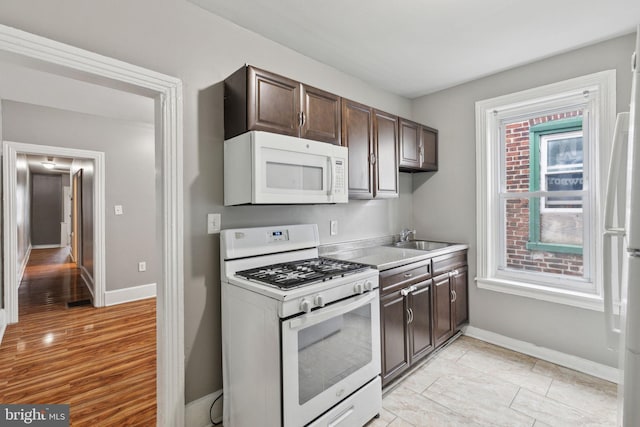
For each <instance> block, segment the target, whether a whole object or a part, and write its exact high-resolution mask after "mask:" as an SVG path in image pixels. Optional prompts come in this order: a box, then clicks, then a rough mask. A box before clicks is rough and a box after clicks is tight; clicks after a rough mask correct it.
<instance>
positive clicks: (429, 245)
mask: <svg viewBox="0 0 640 427" xmlns="http://www.w3.org/2000/svg"><path fill="white" fill-rule="evenodd" d="M391 246H394V247H396V248H403V249H417V250H419V251H435V250H436V249H442V248H446V247H447V246H451V243H446V242H432V241H430V240H408V241H406V242H397V243H394V244H393V245H391Z"/></svg>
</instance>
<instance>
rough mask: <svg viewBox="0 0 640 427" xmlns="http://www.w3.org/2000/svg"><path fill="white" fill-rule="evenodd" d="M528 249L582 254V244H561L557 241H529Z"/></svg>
mask: <svg viewBox="0 0 640 427" xmlns="http://www.w3.org/2000/svg"><path fill="white" fill-rule="evenodd" d="M527 249H528V250H530V251H542V252H554V253H560V254H573V255H582V246H577V245H560V244H557V243H540V242H527Z"/></svg>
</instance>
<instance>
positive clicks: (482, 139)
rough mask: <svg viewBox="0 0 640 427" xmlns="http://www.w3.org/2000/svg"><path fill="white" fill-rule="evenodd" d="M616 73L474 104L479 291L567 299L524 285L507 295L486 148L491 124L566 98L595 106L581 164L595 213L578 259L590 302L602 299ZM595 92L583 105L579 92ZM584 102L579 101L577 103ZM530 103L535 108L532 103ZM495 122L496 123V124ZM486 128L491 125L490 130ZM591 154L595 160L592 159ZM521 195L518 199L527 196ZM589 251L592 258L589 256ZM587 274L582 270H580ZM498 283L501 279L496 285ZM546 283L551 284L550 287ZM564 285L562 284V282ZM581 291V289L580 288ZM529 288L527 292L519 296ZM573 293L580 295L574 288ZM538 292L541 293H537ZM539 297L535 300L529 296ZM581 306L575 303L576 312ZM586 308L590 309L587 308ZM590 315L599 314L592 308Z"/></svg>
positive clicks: (495, 159)
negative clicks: (588, 176) (590, 148)
mask: <svg viewBox="0 0 640 427" xmlns="http://www.w3.org/2000/svg"><path fill="white" fill-rule="evenodd" d="M615 83H616V72H615V70H607V71H602V72H599V73H594V74H589V75H587V76H582V77H577V78H573V79H569V80H565V81H562V82H558V83H554V84H550V85H546V86H541V87H537V88H533V89H528V90H524V91H521V92H516V93H512V94H508V95H503V96H498V97H495V98H491V99H487V100H483V101H478V102H476V174H477V176H476V201H477V203H476V218H477V220H476V221H477V242H478V248H479V250H478V251H477V270H478V271H477V276H478V279H477V281H478V283H479V285H478V287H481V288H484V289H490V290H492V291H498V292H508V293H514V294H517V295H521V296H527V297H534V298H536V297H537V298H538V299H544V300H547V301H552V302H560V303H566V301H567V300H568V299H569V295H568V294H567V293H566V291H565V290H563V289H559V290H558V294H560V295H557V296H555V297H551V296H550V295H552V294H553V292H555V290H554V289H555V288H553V287H550V286H547V287H546V289H542V288H543V287H540V286H533V285H532V286H528V284H526V283H517V286H516V287H514V289H509V288H510V287H511V285H512V284H514V283H515V282H516V281H515V280H510V279H509V278H506V277H502V276H505V275H504V274H502V273H500V270H498V265H499V258H500V254H501V253H502V249H503V246H502V245H503V242H501V241H500V233H499V232H498V231H499V230H500V227H501V224H502V222H501V213H500V212H501V210H500V200H501V199H500V194H499V193H500V191H499V190H500V188H499V186H498V183H499V182H500V180H499V179H498V178H499V176H500V162H501V160H500V147H499V145H500V144H491V143H489V142H490V141H496V140H499V138H500V135H499V133H500V131H499V129H498V128H499V126H495V125H494V124H495V120H498V119H499V118H501V117H503V116H505V115H512V114H515V111H516V110H517V111H518V113H523V114H524V113H527V112H529V111H535V110H536V109H539V108H541V107H540V105H541V103H542V104H544V105H549V106H550V105H552V104H553V105H554V106H555V107H554V108H559V107H561V106H562V105H563V103H564V102H565V101H563V99H569V98H571V100H572V101H571V102H576V103H578V102H590V103H592V104H593V105H594V107H595V108H594V111H593V112H592V114H594V115H595V117H594V121H595V123H596V125H597V126H596V128H595V129H591V130H589V125H588V122H587V123H585V124H584V125H583V126H584V129H585V132H591V133H593V134H595V135H597V139H596V141H597V142H596V143H597V145H596V151H597V152H596V153H592V154H591V156H590V159H586V158H585V162H587V161H590V162H592V165H593V167H591V169H590V170H592V171H594V173H593V178H594V180H595V181H597V182H596V183H591V185H595V186H596V191H594V192H593V195H592V199H591V201H590V204H591V206H592V207H593V210H597V212H596V214H595V215H592V216H591V217H590V216H589V215H588V212H586V211H585V216H584V221H585V223H584V227H585V230H592V233H593V236H592V237H590V238H592V239H593V240H592V241H590V242H589V241H588V239H586V240H585V251H584V254H583V258H584V263H585V266H589V265H590V267H591V271H592V275H591V278H590V281H591V282H592V283H593V285H592V286H593V289H594V294H593V295H594V297H598V298H601V296H602V274H603V273H602V268H601V264H602V263H601V262H599V261H598V260H600V259H602V233H600V232H599V231H598V230H601V229H602V225H603V223H602V220H603V212H601V211H602V207H601V206H602V205H603V204H602V203H600V200H601V199H603V198H604V190H605V187H606V185H605V183H606V176H605V174H606V168H604V167H601V165H606V164H607V160H608V158H609V156H610V153H611V138H612V132H613V124H614V123H615V116H616V94H615ZM585 88H588V89H589V91H591V90H593V91H595V92H597V96H598V98H597V103H596V102H595V101H593V100H586V98H585V96H584V93H583V91H584V90H585ZM581 99H582V100H583V101H580V100H581ZM534 100H535V102H534ZM496 117H497V118H496ZM490 123H493V124H491V125H490ZM594 154H595V155H594ZM528 195H529V194H528V193H522V197H526V196H528ZM590 250H591V252H590ZM585 268H586V267H585ZM501 277H502V279H501ZM550 282H551V281H550ZM563 282H566V281H563ZM580 286H582V285H580ZM524 288H528V289H527V290H526V292H525V291H524V290H523V289H524ZM573 290H574V291H577V292H576V293H580V292H579V291H580V289H578V288H575V289H573ZM539 291H541V292H539ZM537 293H539V295H537V296H534V295H535V294H537ZM583 303H584V301H583V302H578V303H577V304H572V305H577V306H584V305H580V304H583ZM586 305H587V306H589V305H591V304H589V303H587V304H586ZM594 309H598V308H597V307H595V308H594Z"/></svg>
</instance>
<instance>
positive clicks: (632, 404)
mask: <svg viewBox="0 0 640 427" xmlns="http://www.w3.org/2000/svg"><path fill="white" fill-rule="evenodd" d="M639 56H640V26H638V29H637V31H636V49H635V52H634V54H633V57H632V76H633V77H632V78H633V80H632V85H631V105H630V110H629V112H628V113H620V114H618V119H617V122H616V130H615V136H614V144H613V153H612V156H611V164H610V165H609V182H608V185H607V197H606V199H605V230H604V263H603V266H604V275H605V276H604V279H605V287H604V290H605V292H604V299H605V319H606V320H605V321H606V326H607V332H608V337H609V344H610V346H612V347H617V348H619V351H620V367H621V368H622V375H621V383H620V387H619V389H618V390H619V412H618V423H619V425H621V426H624V427H632V426H633V427H636V426H640V111H638V109H639V108H640V63H639V62H640V57H639ZM618 285H619V286H618ZM615 300H619V301H620V305H619V306H617V304H615V303H614V302H615ZM618 310H619V317H617V314H618Z"/></svg>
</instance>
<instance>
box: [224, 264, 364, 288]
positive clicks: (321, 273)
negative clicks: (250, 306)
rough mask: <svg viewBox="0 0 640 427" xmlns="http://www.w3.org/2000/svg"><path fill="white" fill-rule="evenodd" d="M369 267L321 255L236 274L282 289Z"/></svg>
mask: <svg viewBox="0 0 640 427" xmlns="http://www.w3.org/2000/svg"><path fill="white" fill-rule="evenodd" d="M368 268H370V267H369V266H368V265H365V264H359V263H355V262H351V261H341V260H335V259H330V258H322V257H320V258H311V259H304V260H300V261H290V262H285V263H281V264H273V265H267V266H262V267H258V268H252V269H249V270H243V271H238V272H236V275H238V276H241V277H244V278H246V279H249V280H252V281H255V282H259V283H263V284H266V285H270V286H275V287H277V288H280V289H294V288H297V287H300V286H306V285H310V284H312V283H317V282H324V281H327V280H331V279H333V278H336V277H343V276H346V275H348V274H353V273H357V272H359V271H363V270H366V269H368Z"/></svg>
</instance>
